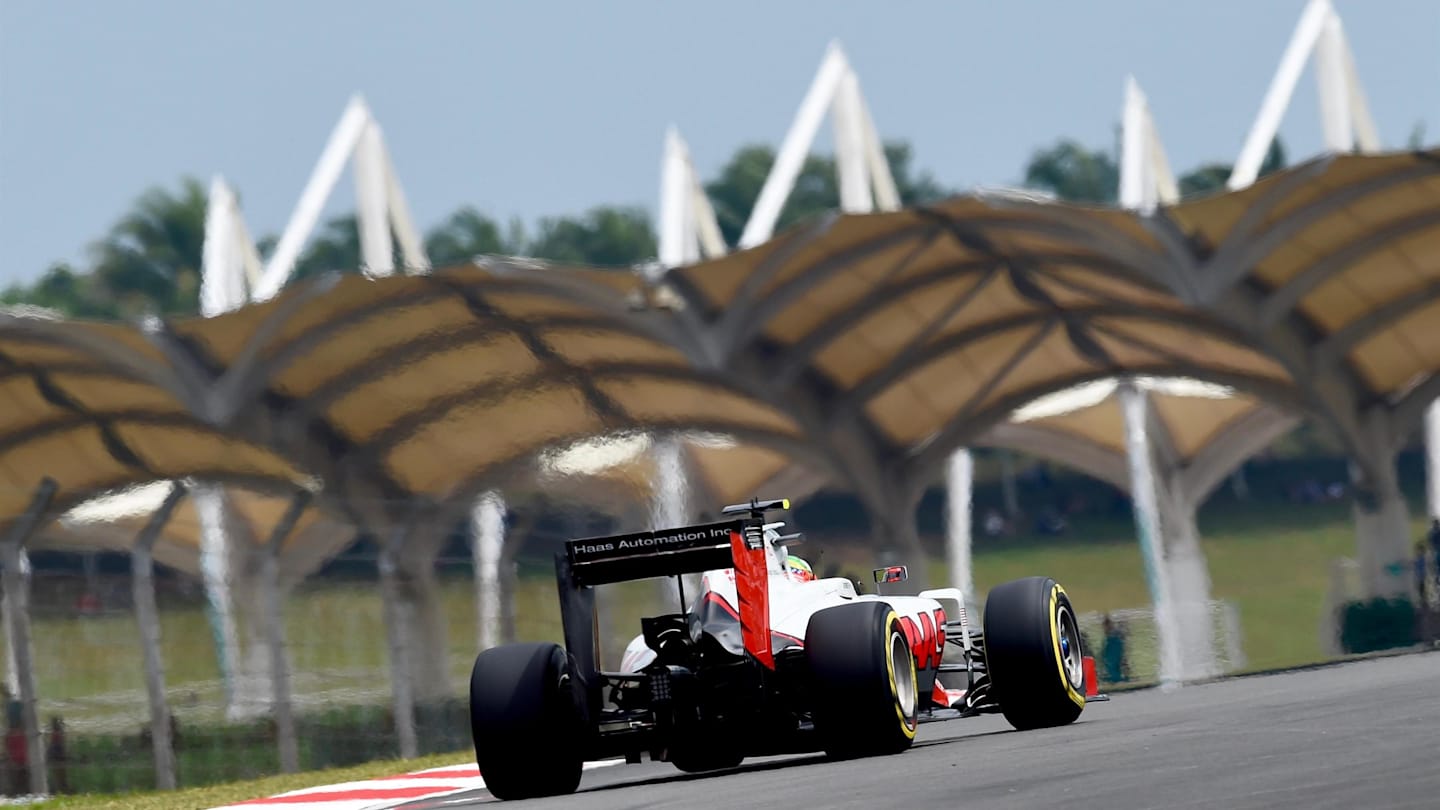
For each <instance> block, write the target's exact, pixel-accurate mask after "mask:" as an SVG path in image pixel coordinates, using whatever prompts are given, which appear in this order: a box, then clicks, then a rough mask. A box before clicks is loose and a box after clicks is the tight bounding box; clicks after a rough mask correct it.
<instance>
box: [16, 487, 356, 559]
mask: <svg viewBox="0 0 1440 810" xmlns="http://www.w3.org/2000/svg"><path fill="white" fill-rule="evenodd" d="M170 486H171V485H170V482H168V481H154V482H151V483H149V484H140V485H137V486H133V487H127V488H125V489H122V490H118V491H115V492H111V493H108V494H106V495H102V496H99V497H96V498H92V499H90V500H88V501H86V502H84V503H82V504H80V505H78V506H75V507H73V508H72V509H70V510H68V511H67V512H65V513H64V514H63V515H61V516H60V518H59V520H56V521H55V522H53V523H50V524H48V525H47V526H45V527H42V528H41V530H40V531H39V532H37V534H36V536H35V537H34V538H32V540H31V541H30V545H31V547H32V548H35V549H39V550H55V551H85V550H105V551H117V552H122V553H124V552H129V551H130V550H132V549H133V548H134V544H135V540H136V538H137V537H138V536H139V534H140V532H141V530H142V529H143V528H144V527H145V525H146V523H147V522H148V521H149V519H150V516H151V515H153V514H154V513H155V512H156V510H158V509H160V507H161V504H162V503H163V502H164V500H165V498H166V496H167V495H168V494H169V491H170ZM221 494H222V496H223V497H224V498H225V499H226V501H227V505H228V506H229V507H230V511H229V515H228V516H229V518H230V520H229V521H228V522H227V528H228V529H229V534H230V536H232V537H237V538H239V539H241V540H243V541H245V542H249V543H266V542H269V540H270V538H271V533H272V532H273V531H274V529H275V527H276V526H277V525H279V523H280V521H281V519H282V517H283V515H284V514H285V512H286V511H287V510H288V509H289V508H290V506H291V498H289V497H284V496H276V495H269V494H265V493H262V492H256V491H253V490H249V489H245V488H243V487H233V486H232V487H226V488H224V489H223V490H222V491H221ZM201 538H202V528H201V521H200V514H199V511H198V508H197V502H196V501H195V500H194V499H193V498H190V497H183V498H182V499H181V500H180V501H178V502H177V503H176V506H175V510H174V512H173V513H172V514H171V516H170V519H169V520H168V521H166V523H165V525H164V527H163V528H162V530H161V533H160V535H159V537H158V538H157V539H156V542H155V547H154V555H155V559H156V560H157V561H159V562H160V563H162V564H164V565H167V566H169V567H171V568H174V569H176V570H179V571H184V572H186V573H189V574H194V575H197V576H198V575H199V574H200V544H201ZM354 539H355V527H354V526H352V525H347V524H346V523H345V522H343V521H340V520H336V519H335V518H334V517H332V516H329V515H327V514H325V512H324V511H322V510H320V509H318V508H316V507H314V506H309V507H307V508H306V509H305V510H304V511H303V512H301V514H300V518H299V520H298V521H296V523H295V525H294V528H293V529H292V530H291V532H290V534H289V535H288V536H287V537H286V538H285V540H284V543H283V545H282V546H281V560H282V561H283V570H284V573H285V576H286V577H287V579H289V580H290V581H295V580H298V579H299V578H302V577H304V576H306V575H308V574H309V573H311V572H312V571H314V570H315V569H316V568H318V567H319V566H320V565H323V564H324V563H325V562H326V561H327V560H329V559H330V558H331V557H333V556H334V555H336V554H338V553H340V552H341V551H342V550H344V549H345V547H346V546H348V545H350V543H351V542H353V541H354Z"/></svg>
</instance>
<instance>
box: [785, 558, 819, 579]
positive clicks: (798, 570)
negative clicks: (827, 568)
mask: <svg viewBox="0 0 1440 810" xmlns="http://www.w3.org/2000/svg"><path fill="white" fill-rule="evenodd" d="M785 571H786V573H788V574H790V575H791V576H792V577H794V578H796V579H798V580H800V581H801V582H809V581H811V580H813V579H815V572H814V571H812V570H810V563H808V562H805V561H804V560H802V559H800V558H799V557H796V556H795V555H794V554H791V555H788V556H787V557H786V558H785Z"/></svg>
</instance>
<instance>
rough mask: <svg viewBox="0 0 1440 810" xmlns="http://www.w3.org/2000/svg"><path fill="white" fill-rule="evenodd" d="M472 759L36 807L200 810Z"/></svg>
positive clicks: (432, 759)
mask: <svg viewBox="0 0 1440 810" xmlns="http://www.w3.org/2000/svg"><path fill="white" fill-rule="evenodd" d="M473 759H474V758H473V756H472V755H471V754H469V753H468V752H462V753H452V754H436V755H433V756H429V757H422V758H420V759H412V760H398V759H387V760H378V761H375V762H368V763H365V764H364V765H355V766H351V767H348V768H332V769H326V770H318V771H310V772H308V773H299V774H291V775H286V776H267V777H263V778H260V779H249V780H245V781H240V782H231V783H229V784H224V785H212V786H209V787H202V788H189V789H184V790H177V791H173V792H158V791H157V792H147V793H123V794H112V795H89V796H62V797H59V798H56V799H52V800H50V801H46V802H43V803H41V804H40V805H38V806H39V807H43V808H45V810H122V809H123V810H203V808H209V807H219V806H222V805H227V804H234V803H236V802H242V801H246V800H249V799H254V798H258V797H261V796H273V795H275V794H277V793H287V792H289V791H292V790H301V789H304V788H310V787H319V786H321V785H331V784H338V783H341V782H354V781H359V780H362V779H375V778H379V777H384V776H390V775H392V774H397V773H406V772H410V771H417V770H425V769H428V768H439V767H444V766H446V765H459V764H462V763H466V762H473Z"/></svg>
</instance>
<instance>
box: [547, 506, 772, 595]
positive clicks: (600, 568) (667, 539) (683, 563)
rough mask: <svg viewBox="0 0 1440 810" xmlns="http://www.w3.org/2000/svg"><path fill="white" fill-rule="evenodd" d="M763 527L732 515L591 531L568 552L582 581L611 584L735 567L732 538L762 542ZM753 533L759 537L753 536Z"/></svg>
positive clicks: (572, 572)
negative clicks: (669, 525) (647, 528)
mask: <svg viewBox="0 0 1440 810" xmlns="http://www.w3.org/2000/svg"><path fill="white" fill-rule="evenodd" d="M760 531H761V530H760V527H759V526H755V525H753V522H752V521H745V520H727V521H723V522H720V523H703V524H700V525H696V526H682V527H679V528H675V529H663V530H661V531H657V532H633V533H631V534H617V535H612V536H609V537H591V538H585V539H582V540H570V541H568V542H566V543H565V557H566V560H567V561H568V562H569V563H570V575H571V577H572V578H573V580H574V582H575V584H576V585H606V584H609V583H612V582H628V581H630V580H636V579H649V578H651V577H671V576H679V575H680V574H695V573H699V572H701V571H708V570H710V569H712V568H730V567H731V566H733V565H734V564H735V563H734V558H733V552H732V550H731V538H732V537H733V536H734V535H737V534H738V535H740V536H741V537H744V538H745V539H746V546H747V547H749V548H759V547H760V546H759V543H760V542H761V541H762V538H761V534H760ZM751 535H753V537H751Z"/></svg>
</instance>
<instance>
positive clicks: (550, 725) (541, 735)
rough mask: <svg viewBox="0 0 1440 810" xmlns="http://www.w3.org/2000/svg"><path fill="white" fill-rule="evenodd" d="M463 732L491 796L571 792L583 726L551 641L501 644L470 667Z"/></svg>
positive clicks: (561, 657) (564, 663) (564, 661)
mask: <svg viewBox="0 0 1440 810" xmlns="http://www.w3.org/2000/svg"><path fill="white" fill-rule="evenodd" d="M470 735H471V737H472V739H473V740H474V743H475V762H476V764H478V765H479V766H480V777H481V778H482V779H484V780H485V788H486V789H487V790H489V791H490V793H491V795H493V796H494V797H495V798H497V799H502V800H503V799H529V798H535V797H539V796H556V795H560V794H564V793H574V792H575V789H576V788H578V787H579V786H580V771H581V765H582V764H583V762H584V751H583V748H582V746H583V740H584V738H585V728H584V720H583V715H582V713H581V710H580V707H579V706H578V705H577V704H576V701H575V698H574V694H573V692H571V687H570V666H569V660H568V658H567V656H566V655H565V651H564V650H563V649H562V648H561V647H560V646H559V645H558V644H551V643H536V644H506V645H503V646H500V647H492V648H491V649H488V650H485V651H483V652H481V653H480V654H479V655H478V656H476V658H475V667H474V669H472V670H471V672H470Z"/></svg>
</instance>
